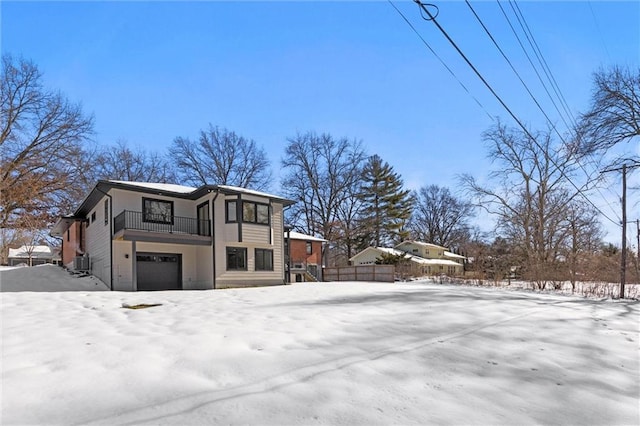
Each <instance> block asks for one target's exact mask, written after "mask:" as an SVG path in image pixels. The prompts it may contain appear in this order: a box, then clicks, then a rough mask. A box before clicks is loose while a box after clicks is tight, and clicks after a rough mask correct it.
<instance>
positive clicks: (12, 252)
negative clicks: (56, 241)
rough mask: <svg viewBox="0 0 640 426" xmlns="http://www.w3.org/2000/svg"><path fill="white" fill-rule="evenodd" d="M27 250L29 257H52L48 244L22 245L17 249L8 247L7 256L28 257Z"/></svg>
mask: <svg viewBox="0 0 640 426" xmlns="http://www.w3.org/2000/svg"><path fill="white" fill-rule="evenodd" d="M29 252H31V257H52V256H53V252H52V251H51V247H49V246H22V247H20V248H17V249H12V248H10V249H9V256H8V257H9V258H25V259H28V258H29Z"/></svg>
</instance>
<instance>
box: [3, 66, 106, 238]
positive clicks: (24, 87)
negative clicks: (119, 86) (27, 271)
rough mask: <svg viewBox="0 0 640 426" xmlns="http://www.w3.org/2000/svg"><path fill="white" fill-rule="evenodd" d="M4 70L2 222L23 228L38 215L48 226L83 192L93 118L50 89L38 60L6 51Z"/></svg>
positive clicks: (44, 225)
mask: <svg viewBox="0 0 640 426" xmlns="http://www.w3.org/2000/svg"><path fill="white" fill-rule="evenodd" d="M1 72H2V74H1V75H0V98H1V99H0V103H1V108H0V228H3V229H4V228H8V229H14V230H15V229H20V228H23V227H27V226H29V225H28V223H31V222H32V221H33V220H35V219H38V220H39V226H40V227H41V229H44V228H46V227H47V226H49V224H50V223H51V222H52V220H53V218H54V217H55V216H57V215H59V214H60V213H61V212H64V213H66V212H68V211H70V209H71V208H72V207H73V206H74V205H75V203H76V202H77V200H78V199H79V198H80V197H81V196H82V195H83V192H84V189H85V188H84V185H83V182H84V170H85V168H86V164H85V155H84V154H85V153H84V150H83V144H84V143H85V142H86V141H87V140H88V138H89V137H90V135H91V134H92V131H93V119H92V118H90V117H86V116H85V115H84V114H83V112H82V108H81V107H80V105H78V104H72V103H70V102H69V101H68V100H67V99H66V98H65V97H64V96H63V95H62V94H60V93H58V92H55V91H49V90H46V89H45V88H44V87H43V85H42V82H41V79H42V75H41V73H40V71H39V70H38V68H37V67H36V66H35V65H34V64H33V63H32V62H30V61H27V60H24V59H18V60H14V59H13V58H12V57H11V56H10V55H4V56H3V57H2V70H1ZM2 235H5V233H2ZM0 245H1V246H3V248H4V247H6V244H4V242H3V243H2V244H0Z"/></svg>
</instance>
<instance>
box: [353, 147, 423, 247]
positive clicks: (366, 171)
mask: <svg viewBox="0 0 640 426" xmlns="http://www.w3.org/2000/svg"><path fill="white" fill-rule="evenodd" d="M359 198H360V200H361V201H362V204H363V209H362V216H361V231H362V238H361V245H362V246H363V247H366V246H369V245H373V246H375V247H382V246H387V245H393V244H394V243H397V242H400V241H401V240H403V239H405V238H407V236H408V232H407V230H406V228H405V225H406V223H407V221H408V220H409V218H410V217H411V211H412V209H413V198H412V197H411V193H410V191H408V190H405V189H403V182H402V179H401V178H400V175H398V174H397V173H395V172H394V171H393V167H391V166H390V165H389V164H388V163H387V162H386V161H382V159H381V158H380V157H379V156H377V155H373V156H371V157H369V159H368V161H367V163H366V164H365V166H364V168H363V170H362V184H361V187H360V194H359Z"/></svg>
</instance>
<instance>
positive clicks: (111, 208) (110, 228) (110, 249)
mask: <svg viewBox="0 0 640 426" xmlns="http://www.w3.org/2000/svg"><path fill="white" fill-rule="evenodd" d="M96 190H97V191H98V192H101V193H103V194H104V195H106V196H107V197H108V198H109V267H110V268H111V271H110V272H109V290H111V291H113V197H112V196H111V195H109V194H107V193H106V192H104V191H103V190H102V189H100V188H98V186H97V185H96Z"/></svg>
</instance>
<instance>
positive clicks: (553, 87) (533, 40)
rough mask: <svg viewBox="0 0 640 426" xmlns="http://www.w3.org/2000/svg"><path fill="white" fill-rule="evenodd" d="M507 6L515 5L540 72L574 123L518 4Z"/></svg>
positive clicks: (511, 1)
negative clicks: (538, 63)
mask: <svg viewBox="0 0 640 426" xmlns="http://www.w3.org/2000/svg"><path fill="white" fill-rule="evenodd" d="M509 4H510V5H511V8H512V9H513V7H514V6H513V5H515V10H517V13H516V17H518V14H519V15H520V18H522V22H520V19H518V22H520V26H521V27H522V28H523V29H524V30H525V35H527V34H528V36H527V40H529V44H531V47H532V48H533V51H534V53H536V57H537V58H538V61H539V62H540V64H541V65H542V70H543V71H544V72H545V75H546V76H547V78H548V79H549V81H550V82H551V88H552V89H553V91H554V92H555V94H556V96H557V97H558V99H559V100H560V104H561V105H562V107H563V109H564V111H565V113H566V114H567V116H568V117H569V118H570V119H571V121H572V122H574V123H575V121H576V120H575V117H573V114H572V113H571V111H570V108H569V105H568V104H567V100H566V99H565V97H564V95H563V94H562V91H561V90H560V86H558V82H557V81H556V79H555V77H554V75H553V72H551V68H549V64H547V60H546V59H545V57H544V55H543V54H542V51H541V50H540V47H539V46H538V42H537V41H536V39H535V37H534V36H533V33H532V32H531V29H530V28H529V24H527V20H526V19H525V17H524V14H523V13H522V11H521V10H520V6H518V3H516V1H515V0H509ZM523 23H524V25H523ZM529 36H530V37H529Z"/></svg>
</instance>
